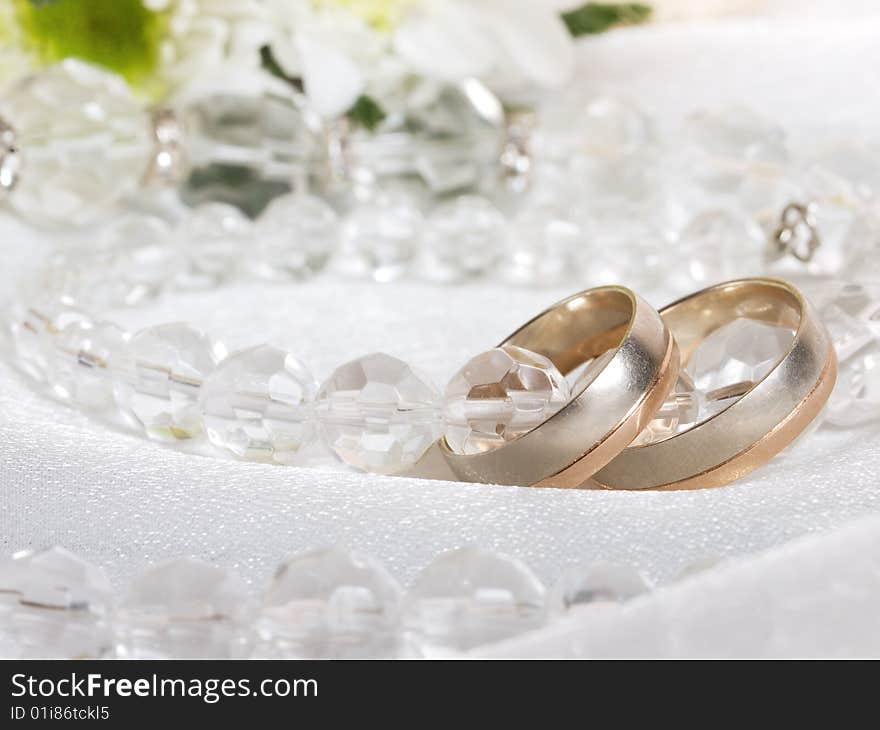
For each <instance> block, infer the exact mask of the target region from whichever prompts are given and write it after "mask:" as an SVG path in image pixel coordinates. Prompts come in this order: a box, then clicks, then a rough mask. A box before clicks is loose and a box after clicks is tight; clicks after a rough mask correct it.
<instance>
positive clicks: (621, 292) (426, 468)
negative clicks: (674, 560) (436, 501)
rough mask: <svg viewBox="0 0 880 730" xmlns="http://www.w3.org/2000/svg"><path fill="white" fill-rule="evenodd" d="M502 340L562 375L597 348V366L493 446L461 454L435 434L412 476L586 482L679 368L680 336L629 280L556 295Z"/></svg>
mask: <svg viewBox="0 0 880 730" xmlns="http://www.w3.org/2000/svg"><path fill="white" fill-rule="evenodd" d="M501 345H502V346H503V345H516V346H519V347H524V348H526V349H528V350H532V351H533V352H538V353H540V354H542V355H544V356H546V357H548V358H549V359H550V360H551V361H552V362H553V364H554V365H556V367H557V368H558V369H559V371H560V372H561V373H562V374H563V375H567V374H569V373H571V372H572V371H574V370H576V369H577V368H578V367H580V366H582V365H584V363H587V362H589V361H591V360H594V358H601V359H600V360H598V361H595V364H596V369H595V370H596V372H595V375H594V376H593V377H591V378H590V379H588V380H587V381H585V382H582V383H581V384H580V387H579V388H578V389H577V390H576V392H575V393H574V394H573V398H572V400H571V401H570V402H569V403H568V405H566V406H565V407H564V408H562V409H561V410H560V411H558V412H557V413H555V414H554V415H553V416H551V417H550V418H549V419H547V420H546V421H544V422H543V423H542V424H541V425H540V426H538V427H537V428H534V429H533V430H531V431H529V432H528V433H525V434H523V435H522V436H520V437H518V438H516V439H514V440H512V441H509V442H507V443H505V444H503V445H502V446H500V447H498V448H496V449H493V450H491V451H485V452H482V453H477V454H457V453H454V452H453V451H451V450H450V449H449V447H448V445H447V444H446V441H445V439H442V438H441V439H440V440H438V441H437V442H436V443H435V444H433V445H432V446H431V448H430V449H429V450H428V451H427V452H426V454H425V455H424V456H423V457H422V458H421V459H420V460H419V461H418V462H417V463H416V464H415V465H414V466H413V467H411V468H410V469H409V470H408V471H406V472H404V475H406V476H417V477H422V478H426V479H445V480H456V481H469V482H481V483H490V484H510V485H521V486H540V487H582V486H584V483H585V481H586V480H587V479H588V478H589V477H590V476H592V475H593V474H594V473H595V472H596V471H598V470H599V469H601V468H602V467H603V466H604V465H605V464H607V463H608V462H609V461H611V459H613V458H614V457H615V456H616V455H618V454H619V453H620V452H621V451H622V450H623V449H624V448H625V447H626V446H627V445H628V444H630V443H631V442H632V441H633V439H635V437H636V436H637V435H638V434H639V432H640V431H641V430H642V429H643V428H644V426H645V425H646V424H647V423H648V422H649V421H650V420H651V417H652V416H653V415H654V413H656V411H657V409H658V408H659V407H660V406H661V405H662V404H663V402H664V401H665V399H666V397H667V396H668V395H669V393H670V391H671V390H672V387H673V385H674V384H675V382H676V379H677V377H678V370H679V362H680V358H679V354H678V348H677V347H676V344H675V340H674V339H673V338H672V336H671V335H670V332H669V330H668V328H667V327H666V325H664V323H663V320H662V319H661V318H660V315H659V314H658V313H657V311H656V310H655V309H654V308H653V307H651V305H650V304H648V303H647V302H646V301H645V300H643V299H642V298H641V297H639V296H638V295H636V294H634V293H633V292H632V291H630V290H629V289H626V288H624V287H620V286H604V287H598V288H596V289H588V290H587V291H583V292H580V293H578V294H575V295H573V296H570V297H568V298H567V299H564V300H562V301H561V302H559V303H557V304H555V305H553V306H552V307H550V308H549V309H548V310H546V311H545V312H543V313H541V314H539V315H538V316H537V317H535V318H534V319H532V320H531V321H530V322H528V323H526V324H525V325H523V326H522V327H521V328H520V329H518V330H517V331H516V332H514V333H513V334H512V335H510V337H508V338H507V339H505V340H504V341H503V342H502V343H501Z"/></svg>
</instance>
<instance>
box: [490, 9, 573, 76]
mask: <svg viewBox="0 0 880 730" xmlns="http://www.w3.org/2000/svg"><path fill="white" fill-rule="evenodd" d="M479 7H480V9H481V11H482V13H483V18H484V23H485V24H486V30H487V32H489V33H491V34H492V35H494V37H495V38H496V39H497V42H498V43H500V44H501V46H502V47H503V48H504V50H505V52H506V55H507V57H508V59H509V62H510V63H512V64H514V65H515V66H516V67H517V69H518V70H519V72H520V73H522V74H523V75H524V76H525V77H526V78H527V79H529V80H530V81H532V82H533V83H535V84H538V85H539V86H544V87H549V88H559V87H561V86H564V85H565V84H566V83H567V82H568V81H569V80H570V78H571V75H572V73H573V72H574V43H573V41H572V38H571V35H570V34H569V32H568V28H566V27H565V23H563V22H562V19H561V18H560V17H559V15H557V13H556V12H555V11H553V9H552V8H548V7H547V6H546V5H544V4H542V3H536V2H533V1H532V0H480V2H479ZM496 71H498V69H496ZM501 71H502V72H503V69H501Z"/></svg>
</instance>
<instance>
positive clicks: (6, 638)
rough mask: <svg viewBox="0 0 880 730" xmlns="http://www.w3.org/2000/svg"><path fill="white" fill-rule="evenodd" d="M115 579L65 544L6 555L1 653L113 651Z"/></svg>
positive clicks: (0, 577)
mask: <svg viewBox="0 0 880 730" xmlns="http://www.w3.org/2000/svg"><path fill="white" fill-rule="evenodd" d="M111 595H112V588H111V586H110V581H109V580H108V579H107V576H106V574H105V573H104V571H103V570H101V569H100V568H97V567H95V566H93V565H90V564H89V563H86V562H85V561H83V560H81V559H80V558H78V557H77V556H75V555H73V554H72V553H69V552H68V551H66V550H64V549H63V548H58V547H55V548H51V549H49V550H44V551H41V552H27V553H22V554H19V555H16V556H15V557H14V558H13V559H12V560H6V561H0V653H2V656H4V657H5V658H15V657H18V658H40V657H42V658H47V657H51V658H85V657H91V658H97V657H104V656H108V655H109V654H110V653H111V652H112V648H113V640H112V635H111V632H110V628H109V625H108V622H107V611H108V606H109V602H110V599H111Z"/></svg>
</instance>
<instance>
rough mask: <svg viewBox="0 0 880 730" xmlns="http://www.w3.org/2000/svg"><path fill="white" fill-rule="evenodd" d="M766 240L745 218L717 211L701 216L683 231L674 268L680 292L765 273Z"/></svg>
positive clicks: (755, 224)
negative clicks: (763, 271)
mask: <svg viewBox="0 0 880 730" xmlns="http://www.w3.org/2000/svg"><path fill="white" fill-rule="evenodd" d="M766 245H767V244H766V236H765V235H764V233H763V231H762V230H761V228H760V226H758V224H757V223H755V222H754V221H753V220H751V219H750V218H749V217H747V216H746V215H745V214H741V213H735V212H734V211H732V210H726V209H716V210H709V211H706V212H704V213H700V214H698V215H697V216H696V217H694V218H693V219H691V221H690V222H689V223H688V224H687V225H686V226H685V227H684V228H683V229H682V231H681V233H680V234H679V239H678V244H677V247H676V258H677V260H678V265H677V266H674V267H671V268H670V279H671V280H672V282H671V283H672V284H673V286H674V287H675V289H676V290H677V291H681V292H685V291H690V290H692V289H693V288H694V287H695V286H696V287H705V286H708V285H710V284H716V283H718V282H720V281H725V280H727V279H734V278H737V277H739V276H750V275H751V276H754V275H755V274H756V273H758V272H760V271H761V270H762V269H763V259H764V249H765V247H766Z"/></svg>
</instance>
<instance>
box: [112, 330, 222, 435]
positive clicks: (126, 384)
mask: <svg viewBox="0 0 880 730" xmlns="http://www.w3.org/2000/svg"><path fill="white" fill-rule="evenodd" d="M225 356H226V348H225V347H224V346H223V345H222V344H221V343H219V342H217V341H215V340H213V339H212V338H211V337H210V336H208V335H206V334H205V333H204V332H202V331H201V330H200V329H198V328H196V327H193V326H191V325H188V324H183V323H170V324H163V325H158V326H156V327H149V328H147V329H144V330H141V331H140V332H138V333H137V334H135V335H134V336H133V337H132V338H131V339H130V340H129V341H128V342H127V343H126V345H125V346H124V347H123V348H122V350H121V352H120V353H119V354H118V355H117V357H115V358H113V359H112V360H111V363H110V364H111V368H113V370H114V371H115V373H116V374H117V377H118V380H117V383H116V388H115V395H116V402H117V403H118V404H119V406H120V408H122V410H123V411H124V412H125V413H127V414H129V415H130V416H131V417H133V418H134V419H135V420H136V421H137V422H139V423H140V424H141V425H143V427H144V429H145V430H146V432H147V435H148V436H150V437H151V438H155V439H158V440H173V439H181V438H190V437H192V436H195V435H197V434H198V433H200V432H201V430H202V418H201V413H200V411H199V407H198V397H199V388H200V387H201V384H202V381H203V380H204V378H205V377H206V376H207V375H208V374H209V373H210V372H212V371H213V370H214V368H215V367H216V366H217V363H219V362H220V361H221V360H222V359H223V358H224V357H225Z"/></svg>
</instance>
